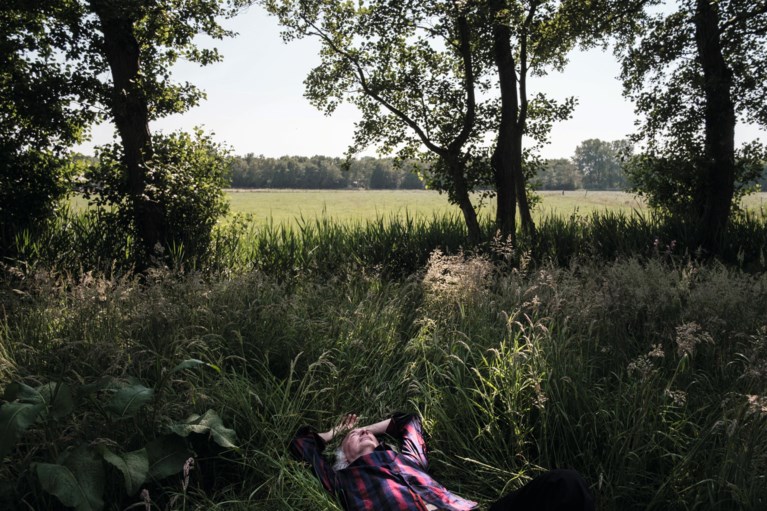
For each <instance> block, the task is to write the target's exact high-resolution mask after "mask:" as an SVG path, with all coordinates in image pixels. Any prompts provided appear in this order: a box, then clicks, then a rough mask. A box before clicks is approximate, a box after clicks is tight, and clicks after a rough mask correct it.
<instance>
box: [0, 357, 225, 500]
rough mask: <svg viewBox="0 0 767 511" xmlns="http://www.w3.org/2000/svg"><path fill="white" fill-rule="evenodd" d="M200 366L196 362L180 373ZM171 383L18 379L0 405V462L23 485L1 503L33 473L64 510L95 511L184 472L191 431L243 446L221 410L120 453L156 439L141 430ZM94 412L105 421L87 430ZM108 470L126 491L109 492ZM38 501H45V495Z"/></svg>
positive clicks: (219, 442)
mask: <svg viewBox="0 0 767 511" xmlns="http://www.w3.org/2000/svg"><path fill="white" fill-rule="evenodd" d="M201 364H203V363H202V362H201V361H199V360H196V359H192V360H188V361H184V362H182V363H181V364H179V365H178V366H177V367H176V369H177V370H180V369H184V368H188V367H194V366H198V365H201ZM165 384H166V383H165V382H164V381H163V380H160V382H158V384H157V386H156V388H150V387H146V386H144V385H142V384H140V383H138V382H137V381H136V380H134V379H132V378H128V379H127V380H117V379H113V378H108V377H107V378H103V377H102V378H100V379H99V380H96V381H95V382H93V383H90V384H87V385H80V384H66V383H54V382H51V383H47V384H43V385H40V386H38V387H36V388H32V387H30V386H28V385H25V384H23V383H19V382H14V383H11V384H9V385H8V386H7V387H6V389H5V394H4V396H3V397H4V400H5V401H6V402H5V403H4V404H2V405H0V431H2V432H3V436H2V443H0V457H2V458H5V457H7V456H10V457H11V459H14V460H16V463H17V465H16V466H15V467H14V469H13V470H12V471H11V473H12V474H13V476H15V477H17V478H18V480H17V481H16V485H15V488H10V489H6V490H5V491H6V493H4V494H1V495H0V499H4V500H11V501H12V500H15V499H14V496H16V497H18V495H16V494H15V492H16V491H18V489H19V488H22V487H24V485H26V484H30V481H29V480H28V477H29V476H30V475H31V474H34V477H35V479H36V481H37V483H38V484H39V486H40V488H41V490H42V491H43V492H44V493H46V494H49V495H52V496H54V497H56V499H58V501H59V502H61V504H63V505H64V506H67V507H71V508H74V509H76V510H87V511H97V510H101V509H103V508H104V506H105V505H106V503H107V502H108V503H118V502H120V501H121V500H122V499H124V498H125V496H127V497H131V496H134V495H135V494H136V493H137V492H138V491H139V490H140V489H141V488H142V487H143V486H144V485H145V484H147V483H149V482H152V484H156V482H158V481H161V480H163V479H166V478H168V477H170V476H173V475H175V474H178V473H179V472H181V471H182V469H183V468H184V466H185V464H188V463H189V462H188V460H189V459H190V458H193V457H194V456H196V455H195V453H194V451H193V450H191V449H190V443H189V441H188V440H191V437H190V435H191V434H199V435H204V436H205V437H209V438H210V439H212V440H213V441H214V442H215V443H216V444H217V445H219V446H220V447H221V448H223V449H232V450H236V449H238V447H237V445H236V436H235V433H234V431H232V430H230V429H227V428H225V427H224V425H223V422H222V420H221V418H220V417H219V416H218V415H217V414H216V412H214V411H213V410H208V411H206V412H205V414H204V415H203V416H202V417H201V416H199V415H192V416H191V417H189V418H188V419H187V420H184V421H180V422H176V423H170V424H169V425H166V426H165V429H167V430H168V434H166V435H162V436H156V437H155V438H153V439H151V440H149V441H148V442H146V443H145V445H144V446H143V447H141V448H139V449H137V450H133V451H127V452H126V451H122V450H118V451H117V452H115V451H114V450H113V449H115V448H119V447H120V446H121V445H122V446H124V445H126V444H133V445H135V444H136V443H141V442H142V440H143V439H144V438H145V437H144V436H143V435H146V434H147V433H148V435H149V436H150V438H151V436H154V432H153V431H151V429H150V430H149V431H146V430H144V431H141V429H139V430H138V431H136V430H135V428H136V426H137V425H139V424H141V423H142V422H143V421H144V420H146V419H147V418H148V417H150V416H149V415H148V413H147V409H148V408H154V411H153V414H154V415H156V414H157V408H158V407H159V406H161V403H160V402H159V399H158V396H157V395H156V394H157V392H156V390H157V391H159V392H163V391H165V390H167V389H164V388H163V386H164V385H165ZM93 413H98V414H99V415H100V416H101V420H103V421H105V424H103V425H102V426H101V427H98V426H96V427H94V428H93V431H88V430H87V428H85V426H86V424H85V422H87V421H88V420H89V419H88V416H89V415H91V414H93ZM84 421H85V422H84ZM121 421H130V422H131V423H132V426H131V427H128V428H120V427H119V426H118V423H119V422H121ZM151 424H152V422H151V421H150V427H151ZM131 429H134V431H132V432H131ZM73 432H76V433H74V435H73ZM27 436H29V437H32V438H36V440H34V441H32V443H31V445H24V444H21V443H20V441H21V440H22V439H23V438H24V437H27ZM105 463H106V464H105ZM106 466H111V467H113V468H114V469H116V471H117V472H118V473H120V474H121V475H122V478H123V479H124V483H125V484H124V492H117V493H116V494H105V492H106V489H107V487H112V486H114V485H109V486H108V485H107V475H109V476H110V477H111V476H113V475H114V474H113V473H112V472H109V471H107V470H105V468H106ZM27 469H28V471H27ZM8 475H9V474H8V473H6V474H4V476H8ZM186 477H188V476H186ZM9 492H10V493H9ZM35 498H36V499H43V500H40V501H39V502H43V501H44V497H42V496H41V495H37V496H36V497H35ZM105 498H106V499H107V502H105V501H104V499H105Z"/></svg>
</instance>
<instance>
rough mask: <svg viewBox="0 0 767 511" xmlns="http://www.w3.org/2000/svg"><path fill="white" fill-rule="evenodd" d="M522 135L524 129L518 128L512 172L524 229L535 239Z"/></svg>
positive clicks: (513, 146)
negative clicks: (523, 156) (523, 165)
mask: <svg viewBox="0 0 767 511" xmlns="http://www.w3.org/2000/svg"><path fill="white" fill-rule="evenodd" d="M522 133H523V128H522V127H518V128H517V130H516V133H515V136H514V138H513V139H512V140H513V145H512V155H513V160H512V165H511V169H512V170H511V171H512V174H513V175H514V184H515V188H516V192H517V203H518V204H519V219H520V220H521V222H522V229H524V231H525V232H526V233H527V234H529V235H530V236H531V237H535V222H533V216H532V214H530V201H528V200H527V187H526V186H525V184H526V182H527V180H526V179H525V173H524V171H523V169H522Z"/></svg>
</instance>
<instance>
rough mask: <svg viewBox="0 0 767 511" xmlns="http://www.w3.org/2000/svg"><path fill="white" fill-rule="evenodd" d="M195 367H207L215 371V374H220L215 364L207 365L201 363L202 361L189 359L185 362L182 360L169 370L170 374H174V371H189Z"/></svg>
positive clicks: (219, 369) (206, 363)
mask: <svg viewBox="0 0 767 511" xmlns="http://www.w3.org/2000/svg"><path fill="white" fill-rule="evenodd" d="M197 366H207V367H210V368H211V369H213V370H214V371H216V372H217V373H221V368H220V367H218V366H217V365H216V364H209V363H208V362H203V361H202V360H198V359H196V358H190V359H187V360H184V361H183V362H181V363H180V364H179V365H177V366H176V367H174V368H173V369H171V371H170V372H171V373H175V372H176V371H181V370H183V369H190V368H192V367H197Z"/></svg>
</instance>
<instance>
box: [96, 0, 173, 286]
mask: <svg viewBox="0 0 767 511" xmlns="http://www.w3.org/2000/svg"><path fill="white" fill-rule="evenodd" d="M91 7H92V9H93V11H94V12H95V13H96V15H97V16H98V18H99V21H100V23H101V30H102V32H103V34H104V54H105V56H106V59H107V62H108V63H109V67H110V70H111V72H112V82H113V88H112V97H111V101H110V105H109V106H110V109H111V111H112V115H113V117H114V122H115V125H116V127H117V131H118V133H119V135H120V139H121V141H122V146H123V159H124V160H123V163H124V164H125V171H126V182H127V189H128V194H129V196H130V199H131V202H132V205H133V214H134V220H135V225H136V232H137V235H138V238H139V246H138V247H137V251H138V253H137V257H136V261H137V265H138V269H139V270H140V271H141V270H144V269H146V268H147V267H148V265H149V264H150V259H151V257H152V255H153V254H154V253H155V250H156V246H157V245H158V244H159V245H162V243H163V242H164V241H165V228H164V224H165V220H164V219H165V215H164V214H163V209H162V207H161V205H160V204H158V203H157V202H156V201H154V200H152V199H151V198H149V197H147V195H146V185H147V181H148V172H147V166H146V162H147V161H149V160H150V159H151V157H152V143H151V135H150V132H149V105H148V101H147V98H146V95H145V94H144V93H143V91H142V90H141V87H140V85H139V70H140V62H141V61H140V49H139V43H138V41H137V40H136V37H135V34H134V20H133V19H132V18H131V17H130V12H129V11H128V10H126V9H121V8H120V7H117V6H115V4H114V2H111V1H110V0H91Z"/></svg>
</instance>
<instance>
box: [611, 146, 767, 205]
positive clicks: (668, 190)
mask: <svg viewBox="0 0 767 511" xmlns="http://www.w3.org/2000/svg"><path fill="white" fill-rule="evenodd" d="M736 158H737V160H736V162H735V193H734V194H733V197H732V206H733V208H735V209H736V208H737V207H738V204H740V201H741V200H742V198H743V197H744V196H745V195H747V194H748V193H751V192H753V191H755V190H756V186H755V184H756V183H757V181H758V179H759V177H760V175H761V173H762V172H763V170H764V167H763V165H764V163H763V162H764V159H765V158H767V148H766V147H765V146H764V145H762V144H761V143H759V142H753V143H750V144H746V145H744V146H743V147H742V148H741V149H740V150H738V151H737V152H736ZM626 173H627V175H628V177H629V181H630V185H631V186H630V189H631V191H632V192H634V193H637V194H639V195H641V196H643V197H645V198H646V199H647V202H648V203H649V204H650V206H652V207H653V208H655V209H658V210H660V211H665V212H668V213H671V214H672V215H675V216H678V217H680V218H688V219H689V218H694V217H695V216H696V215H699V214H700V212H701V209H702V207H703V204H702V203H701V197H702V195H703V189H704V186H705V183H704V176H703V175H702V174H701V172H700V164H699V162H698V161H697V160H696V159H691V155H689V154H686V153H685V152H682V154H675V153H668V155H663V156H659V155H653V154H650V153H644V154H638V155H635V156H633V157H631V158H629V159H628V161H627V162H626Z"/></svg>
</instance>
